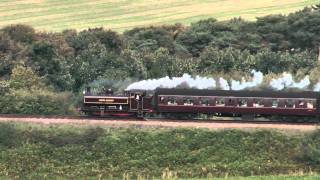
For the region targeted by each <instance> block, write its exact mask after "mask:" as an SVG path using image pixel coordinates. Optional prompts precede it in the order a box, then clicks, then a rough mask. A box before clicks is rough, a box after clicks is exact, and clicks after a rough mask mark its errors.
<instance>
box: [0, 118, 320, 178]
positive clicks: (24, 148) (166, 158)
mask: <svg viewBox="0 0 320 180" xmlns="http://www.w3.org/2000/svg"><path fill="white" fill-rule="evenodd" d="M319 140H320V131H314V132H313V133H308V134H302V133H301V134H293V133H291V134H290V135H289V134H284V133H283V132H276V131H267V130H256V131H250V132H249V131H240V130H224V131H209V130H201V129H137V128H133V129H128V128H100V127H83V126H81V127H80V126H58V125H55V126H45V125H30V124H12V123H0V151H1V154H0V177H1V176H2V177H4V176H6V177H9V178H21V177H28V178H32V179H33V178H44V177H47V178H48V177H64V178H72V177H73V178H76V177H77V178H79V177H88V176H90V177H96V178H98V177H102V178H110V177H119V178H123V177H130V178H136V177H143V178H151V177H169V178H173V177H180V178H191V177H193V178H206V177H226V176H227V177H232V176H252V175H256V176H260V175H278V174H292V173H301V172H303V173H309V172H317V171H318V170H320V166H319V165H320V159H319V158H320V156H319V154H320V141H319Z"/></svg>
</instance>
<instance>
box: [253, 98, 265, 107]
mask: <svg viewBox="0 0 320 180" xmlns="http://www.w3.org/2000/svg"><path fill="white" fill-rule="evenodd" d="M253 107H264V104H263V101H262V99H254V100H253Z"/></svg>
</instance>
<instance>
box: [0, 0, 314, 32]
mask: <svg viewBox="0 0 320 180" xmlns="http://www.w3.org/2000/svg"><path fill="white" fill-rule="evenodd" d="M319 2H320V1H319V0H282V1H274V0H260V1H257V0H239V1H234V0H194V1H188V0H166V1H157V0H91V1H89V0H12V1H8V0H0V27H3V26H6V25H9V24H17V23H23V24H29V25H32V26H33V27H35V28H36V29H38V30H47V31H62V30H64V29H70V28H73V29H78V30H81V29H86V28H89V27H90V28H93V27H101V26H103V27H106V28H111V29H113V30H116V31H123V30H125V29H130V28H133V27H138V26H146V25H160V24H173V23H177V22H180V23H183V24H190V23H191V22H195V21H198V20H200V19H204V18H209V17H215V18H218V19H219V20H225V19H230V18H232V17H239V16H241V17H243V18H245V19H248V20H254V19H255V17H258V16H264V15H267V14H279V13H281V14H288V13H290V12H294V11H297V10H299V9H302V8H303V7H305V6H309V5H312V4H317V3H319Z"/></svg>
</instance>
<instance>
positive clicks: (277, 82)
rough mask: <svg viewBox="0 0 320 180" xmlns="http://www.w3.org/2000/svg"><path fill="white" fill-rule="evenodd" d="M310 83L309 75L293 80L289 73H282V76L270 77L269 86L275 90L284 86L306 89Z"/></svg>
mask: <svg viewBox="0 0 320 180" xmlns="http://www.w3.org/2000/svg"><path fill="white" fill-rule="evenodd" d="M309 85H310V80H309V76H306V77H304V78H303V79H302V80H301V81H300V82H295V81H294V80H293V77H292V75H291V74H288V73H283V74H282V77H280V78H277V79H272V80H271V82H270V86H271V87H272V88H274V89H276V90H282V89H284V88H298V89H306V88H307V87H308V86H309Z"/></svg>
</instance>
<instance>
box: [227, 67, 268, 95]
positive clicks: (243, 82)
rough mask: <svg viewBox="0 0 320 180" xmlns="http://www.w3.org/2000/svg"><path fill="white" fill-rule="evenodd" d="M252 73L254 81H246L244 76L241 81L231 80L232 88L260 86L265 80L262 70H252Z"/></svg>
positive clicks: (240, 88)
mask: <svg viewBox="0 0 320 180" xmlns="http://www.w3.org/2000/svg"><path fill="white" fill-rule="evenodd" d="M251 73H252V74H253V78H252V81H246V80H245V79H244V77H243V78H242V80H241V82H240V81H235V80H232V81H231V89H232V90H243V89H247V88H253V87H257V86H259V85H260V84H261V83H262V81H263V74H262V73H261V72H257V71H255V70H252V71H251Z"/></svg>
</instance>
